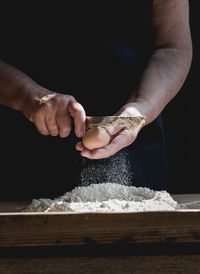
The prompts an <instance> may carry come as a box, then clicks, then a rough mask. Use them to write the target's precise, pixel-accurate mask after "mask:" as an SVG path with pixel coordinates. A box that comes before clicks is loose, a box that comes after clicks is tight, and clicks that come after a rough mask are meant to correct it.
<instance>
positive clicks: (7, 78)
mask: <svg viewBox="0 0 200 274" xmlns="http://www.w3.org/2000/svg"><path fill="white" fill-rule="evenodd" d="M37 87H39V85H38V84H37V83H36V82H34V81H33V80H32V79H31V78H30V77H29V76H27V75H26V74H24V73H23V72H21V71H19V70H18V69H16V68H14V67H12V66H11V65H8V64H6V63H5V62H3V61H1V60H0V104H2V105H6V106H8V107H11V108H13V109H15V110H21V104H22V102H23V99H24V98H25V97H26V90H33V89H34V88H37Z"/></svg>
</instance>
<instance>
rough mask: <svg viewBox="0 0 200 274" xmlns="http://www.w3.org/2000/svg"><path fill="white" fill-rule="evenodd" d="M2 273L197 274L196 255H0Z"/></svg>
mask: <svg viewBox="0 0 200 274" xmlns="http://www.w3.org/2000/svg"><path fill="white" fill-rule="evenodd" d="M0 271H1V273H2V274H39V273H43V274H66V273H67V274H79V273H82V274H85V273H87V274H93V273H96V274H104V273H105V274H119V273H122V274H124V273H129V274H131V273H134V274H141V273H142V274H155V273H157V274H158V273H160V274H161V273H162V274H171V273H172V274H193V273H194V274H198V273H200V255H190V256H188V255H181V256H180V255H179V256H178V255H177V256H129V257H124V256H119V257H113V256H110V257H96V258H88V257H78V258H75V257H74V258H70V257H61V258H24V259H21V258H15V259H13V258H12V259H10V258H8V259H0Z"/></svg>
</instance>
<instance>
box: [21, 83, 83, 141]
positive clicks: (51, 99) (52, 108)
mask: <svg viewBox="0 0 200 274" xmlns="http://www.w3.org/2000/svg"><path fill="white" fill-rule="evenodd" d="M21 111H22V112H23V114H24V115H25V116H26V117H27V118H28V119H29V120H30V121H31V122H33V123H34V124H35V126H36V127H37V129H38V131H39V132H40V133H41V134H43V135H51V136H57V135H59V136H60V137H67V136H68V135H69V133H70V131H71V117H73V119H74V125H75V134H76V136H77V137H82V136H83V135H84V132H85V120H86V115H85V111H84V108H83V107H82V105H81V104H79V103H78V102H77V101H76V100H75V98H74V97H73V96H71V95H64V94H60V93H54V92H52V91H49V90H47V89H45V88H42V87H41V88H35V89H33V90H30V91H26V95H25V97H24V99H23V103H22V105H21Z"/></svg>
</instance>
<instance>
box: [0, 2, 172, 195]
mask: <svg viewBox="0 0 200 274" xmlns="http://www.w3.org/2000/svg"><path fill="white" fill-rule="evenodd" d="M30 3H32V4H30ZM54 3H56V2H54ZM80 5H81V4H80ZM134 5H135V9H131V5H130V7H129V4H127V6H123V5H122V3H121V4H116V3H115V5H109V4H107V5H106V6H104V5H103V4H101V2H95V6H90V7H86V5H85V3H84V5H83V4H82V6H78V7H77V6H68V7H62V6H59V5H58V4H52V5H51V4H48V6H45V4H44V2H43V4H41V3H40V4H37V5H36V4H34V2H30V1H29V3H28V6H23V7H20V6H19V4H18V5H17V6H16V7H15V8H14V7H13V9H12V10H10V9H9V7H8V8H6V7H5V9H4V10H3V9H2V10H3V11H4V12H3V15H2V17H1V20H2V22H0V23H1V33H2V43H1V58H2V59H3V60H4V61H6V62H8V63H10V64H12V65H13V66H15V67H17V68H18V69H20V70H22V71H23V72H25V73H26V74H28V75H29V76H30V77H31V78H33V79H34V80H35V81H36V82H38V83H40V84H41V85H43V86H44V87H46V88H49V89H51V90H53V91H55V92H60V93H64V94H65V93H66V94H71V95H73V96H74V97H75V98H76V99H77V100H78V101H79V102H80V103H81V104H82V105H83V107H84V108H85V110H86V114H87V115H93V116H94V115H112V114H114V113H115V112H116V111H117V110H119V108H120V107H121V106H123V104H125V103H126V102H127V100H128V98H129V96H130V93H131V91H132V90H133V88H134V86H135V85H136V84H137V81H138V78H139V76H140V74H141V73H142V71H143V69H144V68H145V65H146V62H147V61H148V58H149V56H150V55H151V52H152V41H153V31H152V28H151V9H152V1H147V0H145V1H141V0H138V1H134ZM5 23H6V24H5ZM5 25H6V26H5ZM0 120H1V121H0V122H1V123H0V139H1V142H0V145H1V156H0V158H1V166H0V168H1V175H2V176H1V182H2V191H1V194H0V196H1V198H2V199H4V198H5V199H6V198H8V196H9V197H10V198H11V199H13V198H16V199H27V198H29V197H30V198H33V197H56V196H58V195H61V194H63V193H64V192H66V191H69V190H71V189H72V188H74V187H75V186H77V185H88V184H90V183H102V182H108V181H109V182H115V183H124V184H127V185H137V186H145V187H150V188H153V189H157V190H160V189H167V165H166V155H165V154H166V152H165V140H164V132H163V126H162V120H161V117H160V116H159V117H158V118H157V119H156V120H155V121H154V122H153V123H151V124H150V125H148V126H146V127H145V128H143V129H142V131H141V132H140V134H139V136H138V138H137V140H136V141H135V142H134V143H133V144H132V145H130V146H129V147H127V148H125V149H123V150H121V151H120V152H118V153H117V154H116V155H114V156H112V157H110V158H108V159H102V160H89V159H86V158H82V157H81V156H80V153H79V152H77V151H76V150H75V144H76V142H77V141H79V139H78V138H76V137H75V135H74V133H73V130H72V133H71V134H70V136H69V137H68V138H64V139H61V138H59V137H51V136H42V135H41V134H39V133H38V132H37V129H36V128H35V127H34V125H33V124H32V123H30V122H29V121H28V120H27V119H26V118H25V117H24V116H23V115H22V114H21V113H19V112H17V111H14V110H11V109H9V108H6V107H3V106H1V108H0ZM94 170H95V171H94Z"/></svg>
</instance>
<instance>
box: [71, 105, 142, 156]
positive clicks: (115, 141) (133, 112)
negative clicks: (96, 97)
mask: <svg viewBox="0 0 200 274" xmlns="http://www.w3.org/2000/svg"><path fill="white" fill-rule="evenodd" d="M115 115H117V116H142V114H141V112H139V110H138V109H137V108H136V107H135V106H133V104H127V105H126V106H124V107H123V108H121V109H120V111H119V112H117V113H116V114H115ZM142 126H143V125H142ZM142 126H140V127H138V128H136V129H135V130H132V131H130V130H128V129H127V128H120V127H117V128H107V131H108V132H109V134H110V136H111V142H110V143H109V144H108V145H107V146H105V147H103V148H100V149H95V150H92V151H91V150H88V149H86V148H85V147H84V146H83V143H82V142H79V143H78V144H77V145H76V149H77V150H80V151H81V155H82V156H84V157H87V158H89V159H102V158H108V157H110V156H112V155H114V154H115V153H116V152H118V151H119V150H121V149H122V148H124V147H127V146H129V145H131V144H132V143H133V142H134V141H135V139H136V137H137V135H138V133H139V131H140V130H141V128H142Z"/></svg>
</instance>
